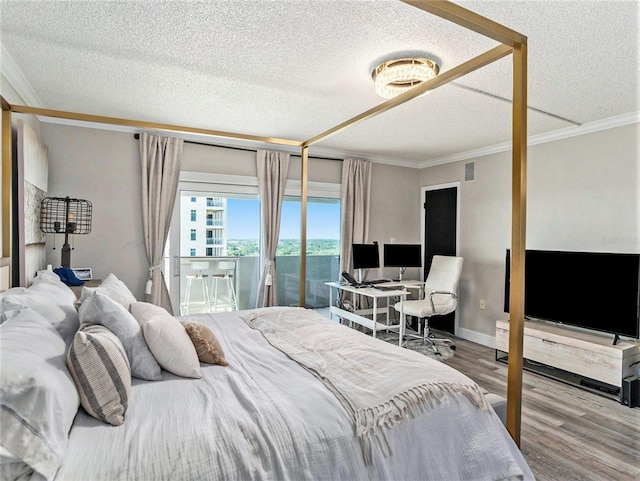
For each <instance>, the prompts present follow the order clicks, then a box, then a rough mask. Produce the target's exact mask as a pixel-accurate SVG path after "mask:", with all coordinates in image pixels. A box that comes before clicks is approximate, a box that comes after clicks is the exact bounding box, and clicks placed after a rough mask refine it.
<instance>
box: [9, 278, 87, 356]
mask: <svg viewBox="0 0 640 481" xmlns="http://www.w3.org/2000/svg"><path fill="white" fill-rule="evenodd" d="M75 300H76V296H75V294H74V293H73V291H72V290H71V289H69V287H67V286H66V285H65V284H64V283H63V282H62V281H60V280H59V279H58V280H56V279H53V278H51V277H49V276H46V277H42V278H41V279H40V280H39V281H38V282H37V283H35V284H33V285H32V286H31V287H29V288H28V289H27V290H25V291H23V292H21V293H18V294H10V295H5V296H4V297H3V298H2V309H1V311H2V316H3V318H5V319H6V318H7V317H8V316H9V311H12V310H20V309H23V308H25V307H29V308H31V309H33V310H34V311H36V312H38V313H39V314H40V315H42V317H44V318H45V319H46V320H48V321H49V322H50V323H51V324H53V327H55V328H56V330H57V331H58V332H59V333H60V335H61V336H62V338H63V339H64V341H65V343H66V344H67V346H68V345H69V344H71V341H72V340H73V336H74V334H75V333H76V331H77V330H78V327H79V322H78V311H77V310H76V308H75V305H74V302H75Z"/></svg>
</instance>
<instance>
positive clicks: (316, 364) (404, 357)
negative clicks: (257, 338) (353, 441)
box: [241, 307, 489, 464]
mask: <svg viewBox="0 0 640 481" xmlns="http://www.w3.org/2000/svg"><path fill="white" fill-rule="evenodd" d="M241 317H242V318H243V319H244V321H245V322H246V323H247V324H248V325H249V326H250V327H252V328H254V329H257V330H259V331H260V332H261V333H262V334H263V335H264V337H265V338H266V340H267V341H268V342H269V343H270V344H271V345H273V346H274V347H275V348H277V349H279V350H280V351H282V352H283V353H285V354H286V355H287V356H289V357H290V358H291V359H293V360H294V361H296V362H297V363H299V364H300V365H302V366H303V367H304V368H306V369H307V370H308V371H309V372H311V373H312V374H314V375H315V376H316V377H317V378H318V379H319V380H320V381H321V382H323V383H324V384H325V385H326V386H327V388H328V389H329V390H331V392H333V393H334V394H335V396H336V397H337V398H338V400H339V401H340V403H341V404H342V405H343V406H344V408H345V410H346V411H347V413H348V414H349V416H350V417H351V419H352V420H353V422H354V424H355V428H356V434H357V436H358V440H359V441H360V445H361V446H362V452H363V456H364V460H365V463H367V464H371V462H372V457H373V455H372V442H373V440H374V439H375V440H377V441H378V442H379V445H380V446H381V450H382V453H383V455H385V456H388V455H390V454H391V452H390V448H389V444H388V441H387V435H386V433H387V430H389V429H391V428H393V427H394V426H395V425H397V424H398V423H401V422H403V421H405V420H407V419H410V418H413V417H416V416H418V415H420V414H421V413H423V412H426V411H428V410H431V409H433V408H435V407H436V406H438V405H441V404H445V403H455V402H459V401H460V400H461V398H462V396H464V397H466V398H467V399H469V400H470V401H471V403H472V404H473V405H475V406H476V407H477V408H479V409H482V410H487V409H488V408H489V407H488V404H487V402H486V400H485V398H484V396H483V394H482V392H481V390H480V388H479V387H478V385H477V384H476V383H475V382H473V381H472V380H471V379H469V378H468V377H466V376H465V375H463V374H462V373H460V372H458V371H456V370H455V369H453V368H451V367H449V366H447V365H445V364H442V363H440V362H438V361H435V360H433V359H430V358H428V357H426V356H423V355H421V354H418V353H416V352H413V351H410V350H408V349H402V348H398V347H397V346H393V345H390V344H388V343H386V342H383V341H380V340H378V339H374V338H372V337H370V336H367V335H365V334H363V333H361V332H358V331H355V330H353V329H349V328H348V327H346V326H342V325H340V324H337V323H335V322H333V321H331V320H329V319H326V318H325V317H322V316H321V315H320V314H318V313H316V312H314V311H312V310H308V309H303V308H291V307H270V308H263V309H255V310H253V311H251V312H247V313H246V314H243V315H242V316H241Z"/></svg>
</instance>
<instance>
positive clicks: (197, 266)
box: [181, 261, 211, 316]
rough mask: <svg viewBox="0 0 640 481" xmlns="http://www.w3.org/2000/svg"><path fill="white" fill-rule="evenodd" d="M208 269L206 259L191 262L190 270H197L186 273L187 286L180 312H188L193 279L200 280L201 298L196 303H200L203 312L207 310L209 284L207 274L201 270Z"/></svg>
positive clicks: (184, 313) (209, 302)
mask: <svg viewBox="0 0 640 481" xmlns="http://www.w3.org/2000/svg"><path fill="white" fill-rule="evenodd" d="M207 269H209V263H208V262H207V261H194V262H192V263H191V270H192V271H197V272H196V273H193V274H187V275H186V276H185V278H186V279H187V287H186V289H185V293H184V303H183V309H181V311H182V312H181V314H182V315H183V316H184V315H187V314H189V309H190V307H191V304H193V303H192V302H191V285H192V284H193V281H200V282H201V283H202V295H203V300H202V301H198V304H202V305H203V306H204V310H205V312H209V305H210V304H211V299H210V298H209V286H207V282H206V280H207V277H209V276H208V275H207V274H203V273H202V271H206V270H207Z"/></svg>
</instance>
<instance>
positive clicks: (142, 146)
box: [139, 133, 183, 313]
mask: <svg viewBox="0 0 640 481" xmlns="http://www.w3.org/2000/svg"><path fill="white" fill-rule="evenodd" d="M182 147H183V141H182V139H175V138H171V137H161V136H159V135H152V134H146V133H143V134H142V135H141V136H140V143H139V150H140V164H141V166H142V224H143V229H144V243H145V247H146V250H147V258H148V259H149V266H150V267H149V280H148V281H147V286H146V289H145V301H146V302H150V303H152V304H155V305H158V306H162V307H164V308H165V309H166V310H167V311H169V312H170V313H173V309H172V307H171V299H170V298H169V291H168V289H167V285H166V283H165V279H164V274H163V272H162V261H163V256H164V246H165V244H166V242H167V235H168V233H169V226H170V224H171V213H172V211H173V204H174V201H175V198H176V192H177V190H178V179H179V178H180V165H181V164H182Z"/></svg>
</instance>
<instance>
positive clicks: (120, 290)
mask: <svg viewBox="0 0 640 481" xmlns="http://www.w3.org/2000/svg"><path fill="white" fill-rule="evenodd" d="M94 292H100V293H102V294H104V295H105V296H108V297H110V298H111V299H113V300H114V301H116V302H117V303H118V304H120V305H122V306H123V307H124V308H125V309H126V310H129V306H130V305H131V303H132V302H136V296H134V295H133V293H132V292H131V291H130V290H129V288H128V287H127V286H126V285H125V283H124V282H122V281H121V280H120V279H118V278H117V277H116V276H115V274H109V275H108V276H107V277H106V279H105V280H103V281H102V282H101V283H100V285H99V286H98V287H84V286H83V287H82V292H81V294H80V304H82V303H83V302H84V301H86V300H87V299H88V298H89V297H90V296H91V294H93V293H94Z"/></svg>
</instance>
